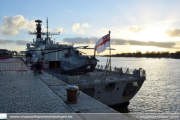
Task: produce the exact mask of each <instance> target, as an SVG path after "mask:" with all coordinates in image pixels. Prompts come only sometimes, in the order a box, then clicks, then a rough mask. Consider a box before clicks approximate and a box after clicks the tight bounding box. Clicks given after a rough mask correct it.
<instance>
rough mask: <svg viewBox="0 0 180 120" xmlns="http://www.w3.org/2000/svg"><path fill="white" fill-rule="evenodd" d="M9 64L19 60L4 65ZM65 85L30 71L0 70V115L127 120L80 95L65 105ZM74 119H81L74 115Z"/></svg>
mask: <svg viewBox="0 0 180 120" xmlns="http://www.w3.org/2000/svg"><path fill="white" fill-rule="evenodd" d="M9 61H21V60H19V59H9V60H7V61H6V62H9ZM0 62H2V61H0ZM67 86H68V84H66V83H64V82H62V81H61V80H59V79H57V78H55V77H53V76H52V75H50V74H48V73H44V74H43V75H34V74H33V71H27V72H23V73H21V72H17V71H6V72H3V71H2V75H1V74H0V113H115V114H116V115H118V116H120V117H121V118H124V119H129V118H128V117H126V116H124V115H122V114H121V113H118V112H117V111H115V110H113V109H112V108H110V107H108V106H106V105H104V104H102V103H100V102H99V101H97V100H95V99H93V98H91V97H90V96H88V95H86V94H84V93H82V95H81V96H80V101H79V102H78V103H77V104H66V103H65V101H66V99H67V92H66V87H67ZM89 118H90V116H89ZM76 119H82V118H81V117H80V118H78V117H77V116H76Z"/></svg>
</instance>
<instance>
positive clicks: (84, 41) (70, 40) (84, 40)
mask: <svg viewBox="0 0 180 120" xmlns="http://www.w3.org/2000/svg"><path fill="white" fill-rule="evenodd" d="M98 40H99V38H97V37H85V38H81V37H77V38H65V39H63V42H65V43H75V44H95V43H96V42H97V41H98Z"/></svg>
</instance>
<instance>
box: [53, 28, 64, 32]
mask: <svg viewBox="0 0 180 120" xmlns="http://www.w3.org/2000/svg"><path fill="white" fill-rule="evenodd" d="M55 31H56V32H62V31H63V28H62V27H60V28H56V29H55Z"/></svg>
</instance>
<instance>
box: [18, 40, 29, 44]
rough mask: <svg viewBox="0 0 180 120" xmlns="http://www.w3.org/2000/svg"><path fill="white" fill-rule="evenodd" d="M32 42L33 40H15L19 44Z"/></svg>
mask: <svg viewBox="0 0 180 120" xmlns="http://www.w3.org/2000/svg"><path fill="white" fill-rule="evenodd" d="M30 42H31V40H17V41H15V43H16V44H17V45H26V44H27V43H30Z"/></svg>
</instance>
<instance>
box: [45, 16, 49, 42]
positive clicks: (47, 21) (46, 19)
mask: <svg viewBox="0 0 180 120" xmlns="http://www.w3.org/2000/svg"><path fill="white" fill-rule="evenodd" d="M46 23H47V40H48V44H49V38H48V17H47V19H46Z"/></svg>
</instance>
